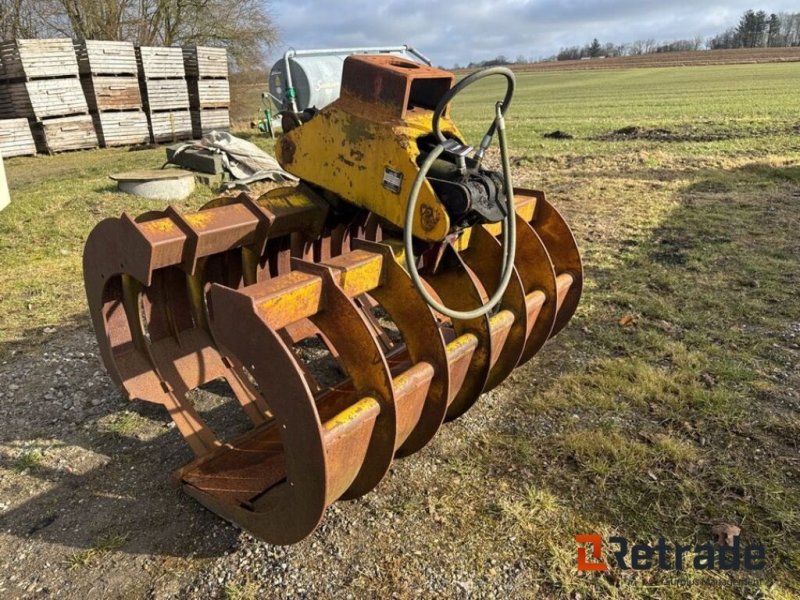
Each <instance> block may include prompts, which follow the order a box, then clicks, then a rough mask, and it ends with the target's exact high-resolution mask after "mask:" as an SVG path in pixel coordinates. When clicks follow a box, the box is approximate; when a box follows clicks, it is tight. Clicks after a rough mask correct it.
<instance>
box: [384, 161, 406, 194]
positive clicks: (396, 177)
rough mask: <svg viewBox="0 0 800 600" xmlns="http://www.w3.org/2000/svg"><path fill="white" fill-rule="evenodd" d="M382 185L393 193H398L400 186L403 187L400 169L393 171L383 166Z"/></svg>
mask: <svg viewBox="0 0 800 600" xmlns="http://www.w3.org/2000/svg"><path fill="white" fill-rule="evenodd" d="M383 187H385V188H386V189H387V190H389V191H390V192H392V193H393V194H399V193H400V188H401V187H403V174H402V173H401V172H400V171H395V170H394V169H390V168H389V167H386V168H384V170H383Z"/></svg>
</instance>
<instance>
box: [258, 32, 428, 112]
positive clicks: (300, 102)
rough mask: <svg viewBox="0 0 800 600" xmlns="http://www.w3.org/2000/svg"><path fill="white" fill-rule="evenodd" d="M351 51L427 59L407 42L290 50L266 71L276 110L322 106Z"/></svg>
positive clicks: (332, 95) (332, 96) (336, 88)
mask: <svg viewBox="0 0 800 600" xmlns="http://www.w3.org/2000/svg"><path fill="white" fill-rule="evenodd" d="M353 54H393V55H395V56H403V57H406V58H415V59H417V60H420V61H422V62H425V63H426V64H430V61H429V60H428V59H427V58H426V57H425V56H424V55H423V54H420V53H419V52H418V51H417V50H416V49H414V48H412V47H410V46H394V47H379V48H337V49H321V50H297V51H295V50H289V52H287V53H286V55H285V56H284V57H283V58H281V59H280V60H278V61H277V62H276V63H275V64H274V65H273V66H272V70H271V71H270V73H269V92H270V95H271V96H272V97H273V99H274V100H275V102H277V105H278V109H279V110H292V109H295V110H298V111H303V110H305V109H306V108H322V107H324V106H327V105H328V104H330V103H331V102H333V101H334V100H336V99H337V98H338V97H339V94H340V93H341V88H342V71H343V69H344V60H345V59H346V58H347V57H348V56H351V55H353ZM287 62H288V64H289V69H290V71H291V84H292V87H293V88H294V94H295V106H294V107H293V106H292V98H291V97H290V96H289V95H288V94H287V88H288V84H287V78H286V64H287Z"/></svg>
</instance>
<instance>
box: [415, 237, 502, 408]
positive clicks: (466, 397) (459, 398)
mask: <svg viewBox="0 0 800 600" xmlns="http://www.w3.org/2000/svg"><path fill="white" fill-rule="evenodd" d="M441 264H442V268H440V269H438V270H437V272H436V273H428V274H426V275H424V282H425V283H426V284H427V285H428V286H430V288H431V289H430V291H431V292H432V293H433V294H434V295H435V296H437V297H438V298H439V299H440V300H441V301H442V302H444V304H446V305H447V306H450V307H451V308H453V309H455V310H470V309H473V308H475V307H476V306H480V305H481V304H482V303H483V301H484V300H485V296H484V293H483V286H482V285H481V283H480V281H479V280H478V277H477V276H476V275H475V273H473V272H472V270H471V269H470V268H469V267H468V266H467V265H466V264H465V263H464V261H463V259H462V258H461V256H460V255H459V253H458V252H456V250H455V249H454V248H453V247H452V246H451V245H450V244H447V245H446V246H445V248H444V253H443V255H442V259H441ZM443 320H444V319H443ZM493 320H494V322H492V321H491V320H490V319H489V317H488V316H483V317H478V318H475V319H470V320H454V321H452V322H450V321H446V320H445V322H447V323H449V324H450V327H446V328H445V330H444V332H445V340H447V341H448V342H450V341H453V340H455V339H458V338H461V337H462V336H465V335H472V336H474V337H475V338H476V339H477V347H476V348H475V351H474V353H473V355H472V362H471V363H470V365H469V369H468V371H467V373H466V375H465V377H464V381H463V383H462V385H461V388H460V389H459V390H458V391H457V393H456V394H455V396H454V397H453V398H452V400H451V402H450V405H449V406H448V408H447V417H446V418H447V419H455V418H457V417H459V416H461V415H462V414H464V413H465V412H466V411H467V410H469V408H470V407H471V406H472V405H473V404H475V402H476V401H477V399H478V397H479V396H480V395H481V393H482V392H483V389H484V388H485V387H486V382H487V381H488V379H489V373H490V371H491V368H492V365H493V364H494V362H495V361H494V359H495V358H496V357H497V356H498V354H499V353H498V351H497V349H498V348H501V347H502V344H503V342H504V341H505V337H506V335H508V331H509V330H510V328H511V325H512V323H513V320H514V316H513V315H512V314H511V313H510V312H509V311H501V312H499V313H497V314H496V315H495V316H494V317H493Z"/></svg>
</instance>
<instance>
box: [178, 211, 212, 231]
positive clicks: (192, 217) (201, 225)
mask: <svg viewBox="0 0 800 600" xmlns="http://www.w3.org/2000/svg"><path fill="white" fill-rule="evenodd" d="M183 218H184V219H185V220H186V222H187V223H189V225H191V226H192V227H195V228H197V229H205V228H206V226H208V224H209V223H210V222H211V216H210V215H208V214H206V213H204V212H202V211H201V212H196V213H190V214H188V215H184V216H183Z"/></svg>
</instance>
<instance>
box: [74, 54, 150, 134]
mask: <svg viewBox="0 0 800 600" xmlns="http://www.w3.org/2000/svg"><path fill="white" fill-rule="evenodd" d="M75 49H76V52H77V54H78V66H79V69H80V73H81V83H82V84H83V90H84V92H85V94H86V101H87V103H88V105H89V110H90V111H91V114H92V121H93V122H94V127H95V130H96V131H97V136H98V138H100V144H101V145H102V146H125V145H128V144H144V143H147V142H149V141H150V132H149V130H148V127H147V117H146V116H145V114H144V111H142V96H141V94H140V92H139V79H138V77H137V74H138V72H139V69H138V67H137V64H136V51H135V50H134V48H133V44H131V43H130V42H101V41H91V40H87V41H83V42H80V43H78V44H77V45H76V48H75Z"/></svg>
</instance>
